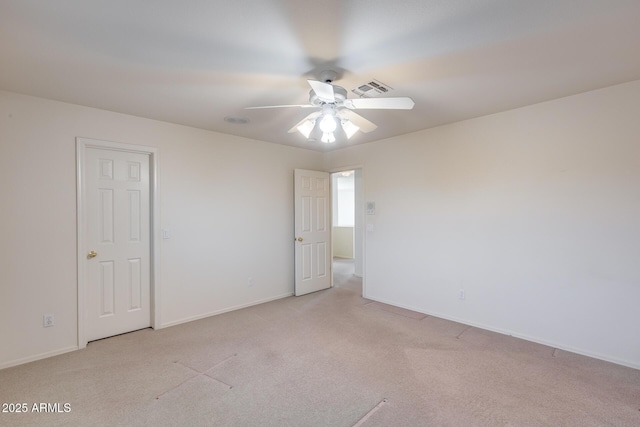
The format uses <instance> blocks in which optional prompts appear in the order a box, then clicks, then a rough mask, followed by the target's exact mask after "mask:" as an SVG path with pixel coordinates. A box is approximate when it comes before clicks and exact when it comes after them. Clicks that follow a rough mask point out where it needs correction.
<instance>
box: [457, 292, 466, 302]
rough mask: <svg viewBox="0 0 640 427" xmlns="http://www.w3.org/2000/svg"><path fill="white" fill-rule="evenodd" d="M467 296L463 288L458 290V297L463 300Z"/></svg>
mask: <svg viewBox="0 0 640 427" xmlns="http://www.w3.org/2000/svg"><path fill="white" fill-rule="evenodd" d="M466 297H467V295H466V294H465V292H464V289H460V291H459V292H458V299H460V300H463V299H465V298H466Z"/></svg>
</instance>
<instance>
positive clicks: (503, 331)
mask: <svg viewBox="0 0 640 427" xmlns="http://www.w3.org/2000/svg"><path fill="white" fill-rule="evenodd" d="M364 298H366V299H368V300H371V301H376V302H380V303H383V304H389V305H393V306H395V307H400V308H405V309H407V310H411V311H416V312H418V313H423V314H426V315H429V316H433V317H438V318H441V319H446V320H451V321H452V322H457V323H462V324H463V325H468V326H473V327H475V328H479V329H484V330H487V331H491V332H496V333H499V334H503V335H509V336H512V337H515V338H520V339H523V340H525V341H531V342H534V343H536V344H542V345H546V346H547V347H551V348H557V349H558V350H564V351H568V352H570V353H576V354H580V355H582V356H587V357H592V358H594V359H600V360H604V361H605V362H611V363H615V364H616V365H622V366H626V367H628V368H634V369H640V362H638V361H631V360H625V359H620V358H617V357H612V356H609V355H605V354H599V353H596V352H592V351H589V350H584V349H581V348H575V347H571V346H567V345H564V344H560V343H557V342H553V341H548V340H545V339H542V338H538V337H533V336H529V335H527V334H521V333H519V332H515V331H511V330H508V329H502V328H495V327H493V326H489V325H484V324H482V323H476V322H470V321H468V320H465V319H460V318H456V317H454V316H447V315H445V314H442V313H437V312H430V311H425V310H422V309H419V308H416V307H412V306H408V305H404V304H398V303H396V302H393V301H386V300H384V299H380V298H372V297H370V296H366V297H364Z"/></svg>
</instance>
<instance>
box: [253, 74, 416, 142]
mask: <svg viewBox="0 0 640 427" xmlns="http://www.w3.org/2000/svg"><path fill="white" fill-rule="evenodd" d="M336 76H337V73H336V72H335V71H331V70H328V71H323V72H322V73H320V79H321V80H322V81H318V80H307V82H308V83H309V86H311V91H310V92H309V104H299V105H267V106H263V107H246V108H247V109H261V108H287V107H299V108H318V109H319V111H314V112H313V113H311V114H309V115H308V116H307V117H305V118H304V119H302V120H301V121H300V122H298V123H297V124H296V125H294V126H293V127H292V128H291V129H289V133H293V132H296V131H298V132H300V133H301V134H302V135H304V137H305V138H307V139H308V140H309V141H317V140H320V141H322V142H325V143H331V142H335V141H336V135H337V136H338V137H341V136H342V134H344V136H346V138H347V139H349V138H351V137H352V136H353V135H354V134H355V133H356V132H358V131H362V132H364V133H368V132H371V131H373V130H375V129H376V128H377V127H378V126H376V125H375V124H374V123H372V122H370V121H369V120H367V119H365V118H364V117H362V116H361V115H359V114H357V113H355V112H354V111H353V110H365V109H368V110H411V109H412V108H413V106H414V105H415V103H414V102H413V100H412V99H411V98H409V97H397V98H354V99H349V98H347V91H346V90H345V89H344V88H342V87H340V86H337V85H333V84H331V82H333V81H334V80H335V78H336Z"/></svg>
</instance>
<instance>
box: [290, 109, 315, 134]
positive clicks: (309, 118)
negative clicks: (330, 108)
mask: <svg viewBox="0 0 640 427" xmlns="http://www.w3.org/2000/svg"><path fill="white" fill-rule="evenodd" d="M321 114H322V113H321V112H320V111H316V112H314V113H311V114H309V115H308V116H307V117H305V118H304V119H302V120H300V121H299V122H298V123H296V124H295V125H294V126H293V127H292V128H291V129H289V133H294V132H296V131H297V130H298V126H300V125H301V124H303V123H304V122H306V121H307V120H313V119H315V118H317V117H320V115H321Z"/></svg>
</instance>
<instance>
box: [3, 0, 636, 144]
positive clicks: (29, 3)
mask: <svg viewBox="0 0 640 427" xmlns="http://www.w3.org/2000/svg"><path fill="white" fill-rule="evenodd" d="M639 23H640V1H639V0H386V1H381V0H320V1H319V0H315V1H304V0H235V1H233V0H225V1H222V0H219V1H216V0H184V1H175V0H147V1H143V0H93V1H87V0H56V1H53V0H51V1H47V0H39V1H37V0H0V88H1V89H5V90H9V91H14V92H19V93H24V94H28V95H35V96H39V97H44V98H50V99H55V100H60V101H65V102H70V103H74V104H80V105H86V106H91V107H97V108H101V109H105V110H111V111H117V112H121V113H126V114H132V115H136V116H141V117H148V118H152V119H157V120H163V121H167V122H173V123H179V124H184V125H188V126H193V127H197V128H202V129H209V130H213V131H218V132H223V133H228V134H233V135H239V136H244V137H249V138H255V139H260V140H264V141H269V142H274V143H279V144H287V145H292V146H298V147H304V148H310V149H314V150H321V151H324V150H330V149H334V148H339V147H344V146H346V145H353V144H360V143H365V142H371V141H375V140H379V139H383V138H387V137H391V136H394V135H399V134H403V133H408V132H413V131H417V130H420V129H425V128H429V127H433V126H437V125H441V124H445V123H451V122H455V121H459V120H464V119H468V118H472V117H478V116H482V115H486V114H491V113H495V112H499V111H504V110H508V109H512V108H516V107H520V106H524V105H529V104H533V103H537V102H541V101H545V100H550V99H555V98H559V97H563V96H567V95H572V94H575V93H580V92H584V91H588V90H592V89H596V88H601V87H605V86H610V85H613V84H618V83H623V82H628V81H632V80H637V79H640V24H639ZM324 69H334V70H337V71H338V72H339V73H340V75H341V76H340V79H339V80H338V81H337V82H336V83H337V84H339V85H340V86H343V87H344V88H345V89H347V90H348V91H350V90H351V89H353V88H355V87H357V86H359V85H361V84H362V83H365V82H367V81H369V80H371V79H376V80H379V81H381V82H382V83H385V84H387V85H389V86H391V87H392V88H393V89H394V91H393V92H392V93H391V94H389V96H410V97H412V98H413V99H414V101H415V103H416V107H415V108H414V109H413V110H411V111H372V110H362V111H359V113H361V115H362V116H364V117H366V118H368V119H369V120H371V121H373V122H374V123H376V124H377V125H378V126H379V127H378V129H377V130H375V131H374V132H371V133H369V134H363V133H358V134H357V135H356V136H354V137H353V138H352V140H351V141H349V142H338V143H335V144H332V145H328V144H322V143H320V142H316V143H309V142H306V141H305V140H304V138H303V137H302V136H301V135H300V134H298V133H295V134H288V133H287V130H288V129H289V128H290V127H291V126H293V125H294V124H295V123H297V122H298V121H299V120H301V119H302V118H303V117H304V116H306V115H307V114H309V110H308V109H297V108H290V109H270V110H245V109H244V107H248V106H259V105H273V104H304V103H307V101H308V92H309V87H308V85H307V83H306V79H307V78H318V73H319V72H320V71H322V70H324ZM350 96H351V97H355V95H350ZM225 117H243V118H247V119H248V120H249V123H248V124H232V123H227V122H225V120H224V118H225Z"/></svg>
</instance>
